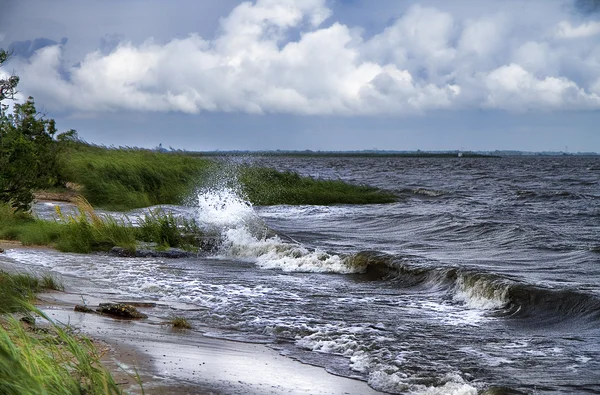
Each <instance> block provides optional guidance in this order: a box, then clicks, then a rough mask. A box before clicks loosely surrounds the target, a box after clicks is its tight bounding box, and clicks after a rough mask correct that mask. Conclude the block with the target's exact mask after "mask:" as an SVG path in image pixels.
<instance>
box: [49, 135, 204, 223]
mask: <svg viewBox="0 0 600 395" xmlns="http://www.w3.org/2000/svg"><path fill="white" fill-rule="evenodd" d="M61 163H62V169H63V170H62V171H63V172H64V173H65V177H64V178H65V179H67V180H69V181H71V182H74V183H77V184H79V185H82V186H83V194H84V196H85V197H86V199H87V200H88V201H89V202H90V203H91V204H93V205H94V206H97V207H102V208H106V209H110V210H119V211H124V210H129V209H133V208H140V207H149V206H152V205H157V204H177V203H180V202H181V201H182V200H183V199H184V198H185V197H186V196H187V195H188V194H189V193H190V191H191V190H193V189H194V186H195V185H196V183H197V181H198V180H200V179H202V178H203V175H204V174H205V173H206V172H207V171H208V170H209V169H210V168H211V167H212V166H213V162H211V161H208V160H205V159H200V158H192V157H189V156H186V155H181V154H176V153H161V152H154V151H149V150H143V149H136V148H120V149H109V148H104V147H95V146H90V145H87V144H77V145H75V146H74V148H73V149H72V150H71V151H70V152H68V153H66V154H64V155H63V156H61Z"/></svg>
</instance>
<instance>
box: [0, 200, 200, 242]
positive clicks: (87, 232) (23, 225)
mask: <svg viewBox="0 0 600 395" xmlns="http://www.w3.org/2000/svg"><path fill="white" fill-rule="evenodd" d="M77 204H78V208H77V213H76V214H72V215H65V214H63V213H62V212H61V210H60V208H58V206H57V207H56V210H57V214H58V218H59V220H58V221H43V220H39V219H35V218H33V217H32V216H31V215H29V214H27V213H22V212H19V211H16V210H15V209H14V208H12V207H10V206H9V205H8V204H6V203H4V204H1V203H0V239H7V240H19V241H21V242H22V243H23V244H25V245H33V244H35V245H51V246H55V247H56V248H57V249H58V250H60V251H63V252H77V253H89V252H92V251H107V250H109V249H111V248H112V247H114V246H119V247H122V248H125V249H127V250H129V251H135V249H136V246H137V242H138V240H140V241H145V242H152V243H156V244H158V245H159V246H160V247H162V248H170V247H179V248H184V249H187V250H194V249H196V247H197V246H198V244H199V242H200V241H199V240H200V239H199V236H201V235H202V232H201V230H200V229H199V227H198V224H197V223H196V222H195V221H193V220H188V219H185V218H179V217H175V216H174V215H173V214H171V213H166V212H164V211H162V210H153V211H150V212H149V213H147V214H146V215H145V216H144V217H143V218H142V219H141V220H140V223H139V226H137V227H135V226H133V225H132V223H131V221H130V220H129V219H128V218H127V217H125V218H123V219H115V218H113V217H111V216H108V215H98V214H97V213H96V212H95V211H94V209H93V208H92V206H91V205H90V204H89V203H88V202H87V201H86V200H85V199H84V198H79V201H78V202H77Z"/></svg>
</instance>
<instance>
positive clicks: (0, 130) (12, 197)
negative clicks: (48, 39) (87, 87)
mask: <svg viewBox="0 0 600 395" xmlns="http://www.w3.org/2000/svg"><path fill="white" fill-rule="evenodd" d="M7 59H8V53H7V52H6V51H4V50H0V66H2V64H3V63H4V62H6V60H7ZM18 82H19V77H17V76H11V77H9V78H6V79H0V203H8V204H10V205H11V206H13V207H14V208H16V209H17V210H28V209H29V208H30V207H31V203H32V202H33V192H32V191H33V190H34V189H36V188H47V187H52V186H57V185H60V184H64V182H63V180H62V179H61V172H60V168H59V163H58V153H59V149H60V144H59V141H63V140H64V139H65V135H66V136H73V135H75V131H69V132H67V133H65V134H62V135H58V136H56V132H57V130H56V123H55V121H54V120H53V119H44V117H43V116H41V115H40V114H39V113H38V112H37V110H36V108H35V103H34V101H33V98H32V97H31V96H30V97H29V98H28V99H27V101H26V102H25V103H22V104H15V105H14V106H13V107H14V108H13V112H12V114H9V113H8V105H5V104H4V103H2V101H3V100H6V99H13V98H14V95H15V93H16V92H17V91H16V88H17V84H18ZM55 137H56V138H57V139H55Z"/></svg>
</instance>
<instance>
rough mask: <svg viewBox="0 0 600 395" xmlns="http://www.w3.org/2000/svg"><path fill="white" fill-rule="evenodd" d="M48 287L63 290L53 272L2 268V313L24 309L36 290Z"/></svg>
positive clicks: (0, 295) (0, 311)
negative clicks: (44, 272) (10, 270)
mask: <svg viewBox="0 0 600 395" xmlns="http://www.w3.org/2000/svg"><path fill="white" fill-rule="evenodd" d="M48 289H52V290H62V289H63V286H62V284H61V283H60V282H58V280H57V279H56V278H55V277H54V276H52V275H51V274H44V275H42V276H41V277H36V276H33V275H31V274H27V273H17V274H10V273H7V272H5V271H2V270H0V314H7V313H13V312H16V311H23V306H24V305H25V304H26V303H27V302H30V301H32V300H33V299H34V297H35V293H36V292H41V291H44V290H48ZM0 393H1V392H0Z"/></svg>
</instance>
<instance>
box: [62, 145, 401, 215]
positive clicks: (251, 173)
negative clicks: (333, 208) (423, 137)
mask: <svg viewBox="0 0 600 395" xmlns="http://www.w3.org/2000/svg"><path fill="white" fill-rule="evenodd" d="M61 163H62V168H63V172H64V173H65V175H64V178H65V179H67V180H69V181H71V182H73V183H75V184H79V185H81V186H82V187H83V189H82V193H83V194H84V196H85V197H86V198H87V200H88V201H89V202H90V203H91V204H92V205H94V206H95V207H102V208H106V209H111V210H119V211H125V210H129V209H133V208H140V207H149V206H152V205H158V204H180V203H181V202H182V201H184V200H185V198H186V197H188V196H190V194H192V193H193V191H194V190H197V189H199V188H201V187H206V186H207V184H208V183H211V182H212V181H214V179H215V178H220V177H219V176H223V175H225V176H226V177H227V176H236V181H237V182H239V183H240V186H241V188H242V189H243V191H244V192H245V194H246V195H247V196H246V197H247V198H248V199H249V200H250V202H251V203H253V204H255V205H274V204H296V205H297V204H315V205H331V204H371V203H390V202H393V201H395V198H396V197H395V196H394V195H393V194H392V193H390V192H386V191H381V190H379V189H377V188H374V187H369V186H364V185H352V184H349V183H346V182H344V181H341V180H321V179H313V178H311V177H303V176H300V175H299V174H297V173H294V172H290V171H284V172H282V171H278V170H276V169H271V168H264V167H257V166H250V165H239V166H237V170H236V171H235V172H236V174H230V173H231V172H230V166H229V165H226V164H223V163H221V162H218V161H214V160H209V159H205V158H201V157H197V156H194V155H186V154H183V153H179V152H175V153H173V152H155V151H149V150H142V149H134V148H119V149H116V148H106V147H97V146H90V145H86V144H82V143H79V144H75V145H74V146H73V148H72V149H71V150H70V151H66V153H64V154H63V156H62V157H61ZM221 178H222V177H221Z"/></svg>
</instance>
